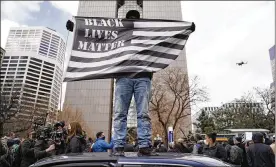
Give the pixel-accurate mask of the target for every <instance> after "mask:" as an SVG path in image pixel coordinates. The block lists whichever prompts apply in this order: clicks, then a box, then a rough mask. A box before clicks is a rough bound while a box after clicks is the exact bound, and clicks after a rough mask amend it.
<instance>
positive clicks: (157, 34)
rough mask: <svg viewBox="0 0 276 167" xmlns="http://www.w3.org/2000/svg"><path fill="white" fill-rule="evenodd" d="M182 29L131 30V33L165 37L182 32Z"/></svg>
mask: <svg viewBox="0 0 276 167" xmlns="http://www.w3.org/2000/svg"><path fill="white" fill-rule="evenodd" d="M183 32H184V31H161V32H156V31H133V35H135V36H146V37H155V36H158V37H163V36H164V37H165V36H174V35H176V34H180V33H183Z"/></svg>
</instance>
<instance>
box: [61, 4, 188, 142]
mask: <svg viewBox="0 0 276 167" xmlns="http://www.w3.org/2000/svg"><path fill="white" fill-rule="evenodd" d="M129 10H137V11H139V12H140V15H141V18H151V19H170V20H182V12H181V2H180V1H169V0H168V1H149V0H147V1H143V0H117V1H106V0H105V1H80V2H79V8H78V16H87V17H113V18H114V17H118V18H124V17H125V16H126V13H127V12H128V11H129ZM170 66H176V67H181V68H183V69H184V70H185V71H187V63H186V56H185V50H183V51H182V53H181V54H180V56H179V57H178V59H177V60H176V61H175V62H174V63H172V64H171V65H170ZM115 83H116V82H115ZM112 86H113V85H112V80H111V79H101V80H91V81H78V82H68V84H67V90H66V95H65V105H70V106H71V107H73V108H75V109H79V110H80V111H82V112H83V115H84V119H85V121H86V122H87V123H88V125H89V126H90V128H91V130H92V133H93V134H96V133H97V132H98V131H103V132H104V133H106V134H109V132H110V130H111V129H110V128H111V127H110V124H109V122H110V120H111V118H112V115H111V114H112V112H111V110H110V105H111V104H112V101H113V94H112V93H111V92H112ZM132 104H134V103H132ZM129 112H130V115H129V116H128V126H133V125H135V124H136V114H135V109H134V106H133V105H132V106H131V107H130V111H129ZM187 112H190V110H189V111H187ZM180 124H181V126H183V129H187V131H188V130H190V129H191V117H190V116H188V117H187V118H186V119H185V120H183V121H182V122H181V123H180ZM93 137H94V136H93Z"/></svg>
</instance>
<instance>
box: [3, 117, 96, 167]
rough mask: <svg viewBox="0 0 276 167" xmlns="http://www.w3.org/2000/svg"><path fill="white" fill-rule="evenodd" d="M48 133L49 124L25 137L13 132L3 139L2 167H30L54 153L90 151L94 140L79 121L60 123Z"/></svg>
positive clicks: (30, 131) (29, 132)
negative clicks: (66, 124) (66, 123)
mask: <svg viewBox="0 0 276 167" xmlns="http://www.w3.org/2000/svg"><path fill="white" fill-rule="evenodd" d="M54 128H55V129H54V131H53V132H51V133H49V134H50V135H47V127H43V128H42V130H34V129H32V130H29V131H28V132H27V133H26V135H25V136H22V137H21V138H20V137H19V136H17V135H16V134H15V133H13V132H12V133H10V134H9V135H8V136H5V137H3V138H2V140H1V142H0V166H1V167H28V166H30V165H31V164H33V163H35V162H36V161H38V160H40V159H43V158H46V157H50V156H53V155H60V154H68V153H83V152H90V151H91V147H92V143H93V140H92V138H88V139H87V136H86V134H85V131H83V129H82V127H81V125H80V124H79V123H78V122H71V123H69V124H68V126H66V127H65V123H64V121H63V122H58V123H56V124H55V126H54Z"/></svg>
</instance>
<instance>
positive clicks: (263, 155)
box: [247, 133, 275, 167]
mask: <svg viewBox="0 0 276 167" xmlns="http://www.w3.org/2000/svg"><path fill="white" fill-rule="evenodd" d="M252 140H253V142H254V144H252V145H250V146H249V147H248V150H247V161H248V165H249V167H275V155H274V153H273V151H272V149H271V147H270V146H269V145H266V144H264V136H263V134H262V133H255V134H253V136H252Z"/></svg>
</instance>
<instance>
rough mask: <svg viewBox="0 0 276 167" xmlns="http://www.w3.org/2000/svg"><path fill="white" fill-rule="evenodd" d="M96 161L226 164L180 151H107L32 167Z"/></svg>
mask: <svg viewBox="0 0 276 167" xmlns="http://www.w3.org/2000/svg"><path fill="white" fill-rule="evenodd" d="M81 162H88V163H89V162H94V163H96V162H98V163H118V164H175V165H196V166H227V164H226V163H224V162H223V161H221V160H218V159H214V158H210V157H208V156H204V155H193V154H182V153H159V156H148V157H146V156H143V157H138V156H137V153H136V152H129V153H128V152H126V153H125V157H115V156H111V155H110V154H108V153H106V152H105V153H83V154H66V155H59V156H52V157H48V158H45V159H42V160H39V161H38V162H36V163H35V164H33V165H32V167H40V166H45V165H51V164H52V165H57V164H65V163H81Z"/></svg>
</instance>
